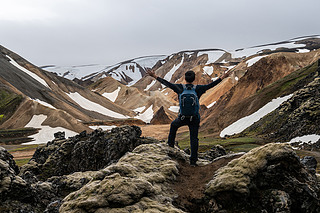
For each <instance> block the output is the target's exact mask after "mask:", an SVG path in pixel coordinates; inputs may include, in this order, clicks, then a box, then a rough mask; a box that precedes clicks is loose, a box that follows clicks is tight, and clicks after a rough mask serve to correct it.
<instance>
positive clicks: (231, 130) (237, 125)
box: [220, 94, 292, 137]
mask: <svg viewBox="0 0 320 213" xmlns="http://www.w3.org/2000/svg"><path fill="white" fill-rule="evenodd" d="M291 96H292V94H291V95H287V96H284V97H279V98H276V99H273V100H272V101H271V102H269V103H267V104H266V105H265V106H263V107H262V108H260V109H259V110H258V111H256V112H254V113H252V114H251V115H248V116H246V117H243V118H241V119H239V120H237V121H236V122H234V123H233V124H231V125H230V126H228V127H226V128H225V129H224V130H222V131H221V133H220V137H225V136H226V135H233V134H237V133H240V132H242V131H243V130H245V129H246V128H248V127H249V126H251V125H252V124H254V123H255V122H257V121H258V120H260V118H262V117H263V116H265V115H267V114H268V113H270V112H272V111H273V110H275V109H276V108H278V107H279V106H280V105H281V104H282V103H283V102H285V101H286V100H288V99H289V98H290V97H291Z"/></svg>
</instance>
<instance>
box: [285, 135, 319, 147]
mask: <svg viewBox="0 0 320 213" xmlns="http://www.w3.org/2000/svg"><path fill="white" fill-rule="evenodd" d="M319 139H320V135H316V134H312V135H304V136H301V137H295V138H292V139H291V140H290V142H288V143H296V142H300V145H302V144H303V143H309V144H313V143H316V142H317V141H318V140H319Z"/></svg>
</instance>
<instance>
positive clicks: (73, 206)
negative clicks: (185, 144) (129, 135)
mask: <svg viewBox="0 0 320 213" xmlns="http://www.w3.org/2000/svg"><path fill="white" fill-rule="evenodd" d="M170 155H171V156H175V157H177V156H180V158H184V153H183V152H182V151H180V152H179V150H177V149H172V148H170V147H168V146H166V145H164V144H149V145H141V146H139V147H137V148H136V149H135V150H134V151H133V152H131V153H128V154H127V155H125V156H124V157H123V158H121V159H120V160H119V162H118V163H117V164H114V165H111V166H109V167H107V168H105V169H104V170H102V172H104V174H105V177H104V178H103V179H102V180H95V181H91V182H90V183H88V184H87V185H85V186H84V187H82V188H81V189H80V190H78V191H76V192H73V193H71V194H70V195H68V196H67V197H66V198H65V199H64V201H63V204H62V206H61V208H60V211H61V212H70V213H71V212H87V211H92V212H128V213H129V212H135V211H136V212H144V211H145V212H177V213H178V212H183V211H181V210H179V209H177V208H176V207H174V206H173V205H172V198H173V197H174V196H175V194H174V193H173V192H172V190H171V188H169V187H168V184H169V183H170V182H171V181H173V180H175V177H176V175H178V174H179V170H178V164H177V162H175V161H174V160H173V159H171V158H170V157H169V156H170Z"/></svg>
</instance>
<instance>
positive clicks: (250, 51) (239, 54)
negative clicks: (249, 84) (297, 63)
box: [230, 42, 306, 58]
mask: <svg viewBox="0 0 320 213" xmlns="http://www.w3.org/2000/svg"><path fill="white" fill-rule="evenodd" d="M305 46H306V45H305V44H295V43H294V42H289V43H283V44H271V45H266V46H259V47H250V48H245V49H241V50H237V51H231V52H230V53H231V55H232V58H243V57H249V56H251V55H255V54H257V53H260V52H262V50H265V49H270V50H271V51H272V50H276V49H277V48H300V47H305Z"/></svg>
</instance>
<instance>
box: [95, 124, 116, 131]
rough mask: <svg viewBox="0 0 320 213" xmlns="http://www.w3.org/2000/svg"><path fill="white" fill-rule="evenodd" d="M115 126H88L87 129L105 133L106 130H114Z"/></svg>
mask: <svg viewBox="0 0 320 213" xmlns="http://www.w3.org/2000/svg"><path fill="white" fill-rule="evenodd" d="M115 127H117V126H106V125H98V126H89V128H91V129H93V130H95V129H102V130H104V131H107V130H111V129H113V128H115Z"/></svg>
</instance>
